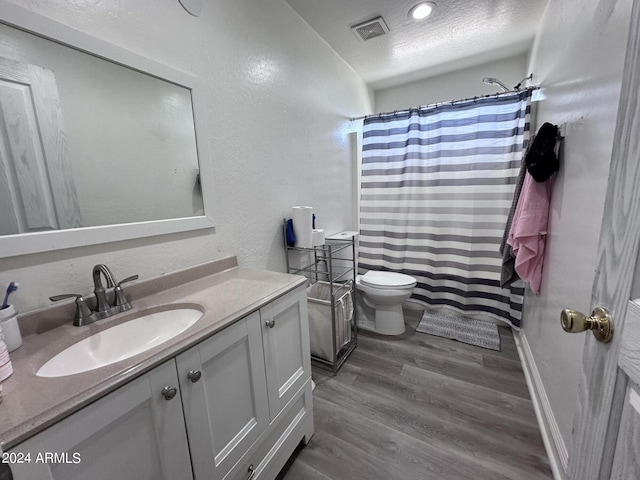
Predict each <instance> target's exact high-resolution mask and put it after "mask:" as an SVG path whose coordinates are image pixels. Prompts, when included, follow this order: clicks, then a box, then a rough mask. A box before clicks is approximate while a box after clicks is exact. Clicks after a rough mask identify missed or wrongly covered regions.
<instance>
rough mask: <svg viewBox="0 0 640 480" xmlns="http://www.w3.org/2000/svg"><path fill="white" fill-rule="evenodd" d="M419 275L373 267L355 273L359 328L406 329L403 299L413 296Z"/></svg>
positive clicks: (396, 332)
mask: <svg viewBox="0 0 640 480" xmlns="http://www.w3.org/2000/svg"><path fill="white" fill-rule="evenodd" d="M416 283H417V282H416V279H415V278H413V277H411V276H409V275H405V274H403V273H395V272H379V271H374V270H370V271H368V272H367V273H365V274H364V275H358V276H357V277H356V307H357V308H358V311H357V319H358V328H361V329H363V330H369V331H372V332H376V333H380V334H382V335H400V334H402V333H404V314H403V313H402V303H403V302H405V301H406V300H408V299H409V297H411V294H412V293H413V287H415V286H416Z"/></svg>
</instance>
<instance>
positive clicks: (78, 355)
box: [36, 308, 202, 377]
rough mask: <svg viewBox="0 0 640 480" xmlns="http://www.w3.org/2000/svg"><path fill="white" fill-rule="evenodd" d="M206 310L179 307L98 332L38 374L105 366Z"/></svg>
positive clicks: (151, 343) (69, 372) (159, 339)
mask: <svg viewBox="0 0 640 480" xmlns="http://www.w3.org/2000/svg"><path fill="white" fill-rule="evenodd" d="M200 317H202V312H201V311H200V310H196V309H195V308H177V309H173V310H165V311H162V312H156V313H151V314H148V315H144V316H142V317H138V318H135V319H133V320H130V321H128V322H125V323H121V324H120V325H116V326H115V327H111V328H108V329H106V330H103V331H101V332H98V333H96V334H94V335H92V336H90V337H88V338H85V339H84V340H81V341H80V342H78V343H75V344H73V345H71V346H70V347H68V348H67V349H65V350H63V351H62V352H60V353H59V354H57V355H56V356H55V357H53V358H52V359H51V360H49V361H48V362H47V363H45V364H44V365H43V366H42V367H40V370H38V371H37V373H36V375H37V376H39V377H63V376H65V375H73V374H74V373H81V372H87V371H89V370H94V369H96V368H100V367H104V366H105V365H109V364H112V363H115V362H119V361H120V360H124V359H125V358H129V357H132V356H134V355H137V354H138V353H142V352H144V351H145V350H149V349H150V348H153V347H155V346H157V345H160V344H161V343H164V342H166V341H167V340H170V339H172V338H173V337H175V336H176V335H179V334H180V333H182V332H184V331H185V330H186V329H187V328H189V327H190V326H191V325H193V324H194V323H196V322H197V321H198V320H199V319H200Z"/></svg>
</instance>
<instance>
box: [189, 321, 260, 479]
mask: <svg viewBox="0 0 640 480" xmlns="http://www.w3.org/2000/svg"><path fill="white" fill-rule="evenodd" d="M177 366H178V378H179V379H180V390H181V393H182V403H183V407H184V418H185V423H186V425H187V433H188V435H189V447H190V450H191V460H192V464H193V474H194V477H195V479H196V480H203V479H210V480H221V479H222V478H224V476H225V475H226V474H227V473H228V472H229V471H230V470H231V468H232V467H233V466H234V465H235V464H236V463H237V462H238V461H239V460H240V459H241V458H242V456H243V455H244V454H245V452H247V450H249V448H250V447H251V445H253V443H254V442H255V441H256V440H257V439H258V437H260V435H261V434H262V432H264V431H265V429H266V428H267V426H268V425H269V409H268V401H267V386H266V383H265V371H264V358H263V350H262V334H261V331H260V315H259V313H258V312H255V313H253V314H251V315H249V316H248V317H245V318H243V319H242V320H240V321H238V322H236V323H234V324H233V325H231V326H229V327H227V328H225V329H224V330H223V331H221V332H219V333H217V334H216V335H214V336H212V337H210V338H209V339H207V340H204V341H203V342H202V343H200V344H198V345H196V346H195V347H193V348H191V349H189V350H187V351H186V352H184V353H182V354H181V355H180V356H178V357H177Z"/></svg>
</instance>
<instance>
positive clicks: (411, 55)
mask: <svg viewBox="0 0 640 480" xmlns="http://www.w3.org/2000/svg"><path fill="white" fill-rule="evenodd" d="M286 2H287V3H288V4H289V5H290V6H291V7H292V8H293V9H294V10H295V11H296V12H297V13H298V14H299V15H300V16H301V17H302V18H303V19H304V20H305V21H306V22H307V23H308V24H309V25H310V26H311V27H312V28H313V29H314V30H315V31H316V32H317V33H318V34H319V35H320V36H321V37H322V38H324V40H325V41H326V42H327V43H328V44H329V45H330V46H331V47H332V48H333V49H334V50H335V51H336V52H337V53H338V55H340V56H341V57H342V58H343V59H344V60H345V61H346V62H347V63H348V64H349V65H351V67H352V68H353V69H354V70H355V71H356V72H357V73H358V74H359V75H360V76H361V77H362V79H363V80H364V81H365V82H366V83H367V84H369V86H370V87H372V88H373V89H378V88H384V87H389V86H393V85H398V84H401V83H405V82H408V81H412V80H416V79H419V78H424V77H429V76H432V75H438V74H442V73H446V72H449V71H453V70H456V69H458V68H465V67H470V66H474V65H479V64H482V63H486V62H489V61H493V60H498V59H500V58H505V57H508V56H511V55H516V54H519V53H524V52H526V51H527V50H529V48H530V47H531V43H532V41H533V37H534V35H535V32H536V29H537V27H538V23H539V21H540V18H541V17H542V14H543V12H544V9H545V7H546V5H547V0H435V2H434V3H436V4H437V8H436V9H435V11H434V13H433V14H432V15H431V16H429V17H428V18H427V19H426V20H423V21H421V22H417V21H415V20H412V19H410V18H409V17H408V12H409V9H410V8H411V7H412V6H413V5H415V4H416V3H419V0H286ZM379 15H380V16H382V17H383V18H384V20H385V22H386V24H387V26H388V27H389V30H390V32H389V33H388V34H386V35H384V36H380V37H376V38H373V39H371V40H368V41H366V42H363V41H361V40H359V39H358V38H356V37H355V35H354V34H353V33H352V32H351V29H350V27H351V26H353V25H356V24H358V23H361V22H363V21H366V20H369V19H371V18H374V17H377V16H379Z"/></svg>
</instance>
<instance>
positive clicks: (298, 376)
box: [11, 287, 313, 480]
mask: <svg viewBox="0 0 640 480" xmlns="http://www.w3.org/2000/svg"><path fill="white" fill-rule="evenodd" d="M311 435H313V407H312V399H311V364H310V352H309V332H308V321H307V298H306V292H305V290H304V287H299V288H297V289H296V290H294V291H292V292H290V293H288V294H286V295H283V296H282V297H279V298H277V299H275V300H274V301H272V302H270V303H268V304H267V305H265V306H264V307H262V308H261V309H260V310H259V311H256V312H253V313H252V314H250V315H248V316H246V317H244V318H242V319H240V320H238V321H236V322H234V323H232V324H230V325H229V326H227V327H226V328H224V329H223V330H221V331H219V332H217V333H215V334H214V335H212V336H210V337H208V338H206V339H204V340H203V341H201V342H200V343H198V344H196V345H195V346H193V347H191V348H189V349H188V350H186V351H184V352H183V353H181V354H179V355H178V356H177V357H175V359H171V360H169V361H167V362H166V363H164V364H162V365H160V366H159V367H156V368H154V369H153V370H152V371H151V372H149V373H148V374H145V375H143V376H142V377H140V378H137V379H135V380H133V381H132V382H130V383H128V384H126V385H125V386H123V387H121V388H119V389H118V390H116V391H114V392H113V393H111V394H109V395H107V396H105V397H103V398H101V399H99V400H97V401H96V402H94V403H92V404H90V405H88V406H87V407H85V408H83V409H82V410H80V411H78V412H76V413H74V414H73V415H71V416H70V417H68V418H66V419H64V420H62V421H60V422H58V423H57V424H55V425H53V426H52V427H50V428H48V429H47V430H45V431H43V432H41V433H39V434H37V435H35V436H34V437H31V438H30V439H29V440H27V441H25V442H23V443H22V444H20V445H18V446H17V447H16V448H14V449H12V452H14V453H26V452H31V458H32V463H31V464H28V465H27V464H25V465H19V464H14V463H12V465H11V468H12V470H13V473H14V477H15V479H16V480H40V479H47V480H57V479H60V480H62V479H65V480H68V479H75V478H78V479H91V480H101V479H105V480H107V479H113V478H118V479H132V480H134V479H135V480H139V479H149V480H151V479H154V480H155V479H165V478H166V479H180V480H223V479H224V480H230V479H249V478H251V479H252V480H258V479H264V480H267V479H273V478H275V476H276V475H277V473H278V471H279V470H280V469H281V468H282V466H283V465H284V464H285V462H286V460H287V459H288V458H289V456H290V455H291V454H292V453H293V451H294V450H295V448H296V446H297V445H298V443H299V442H300V441H301V440H304V441H305V443H306V442H308V441H309V439H310V438H311ZM187 438H188V440H187ZM45 452H58V453H66V454H67V455H69V458H70V460H71V461H73V454H74V453H77V454H79V459H80V462H79V463H77V464H74V463H69V464H60V463H55V462H53V463H43V464H35V463H34V462H33V459H35V456H36V455H38V454H43V453H45Z"/></svg>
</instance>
